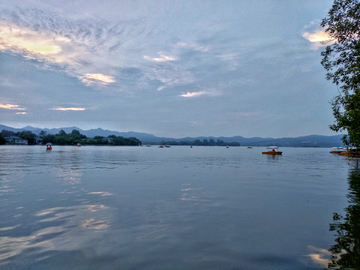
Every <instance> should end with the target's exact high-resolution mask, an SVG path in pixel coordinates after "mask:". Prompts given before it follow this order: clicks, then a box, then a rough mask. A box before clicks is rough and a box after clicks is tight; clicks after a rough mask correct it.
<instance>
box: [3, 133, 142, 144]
mask: <svg viewBox="0 0 360 270" xmlns="http://www.w3.org/2000/svg"><path fill="white" fill-rule="evenodd" d="M46 143H51V144H54V145H77V144H81V145H132V146H137V145H141V141H140V140H139V139H137V138H135V137H130V138H124V137H122V136H115V135H109V136H108V137H103V136H95V137H94V138H87V137H86V136H85V135H83V134H81V133H80V132H79V131H78V130H75V129H74V130H73V131H72V132H71V133H69V134H67V133H66V132H65V131H64V130H60V131H59V133H57V134H47V133H46V132H45V131H41V132H40V134H39V135H36V134H34V133H32V132H31V131H20V132H13V131H9V130H2V131H1V133H0V144H27V145H36V144H46Z"/></svg>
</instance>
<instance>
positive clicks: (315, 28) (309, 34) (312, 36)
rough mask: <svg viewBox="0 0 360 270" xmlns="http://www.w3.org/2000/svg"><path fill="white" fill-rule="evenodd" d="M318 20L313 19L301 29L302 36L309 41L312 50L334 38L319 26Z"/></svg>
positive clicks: (325, 44)
mask: <svg viewBox="0 0 360 270" xmlns="http://www.w3.org/2000/svg"><path fill="white" fill-rule="evenodd" d="M319 25H320V22H319V21H317V20H315V21H312V22H311V23H310V24H309V25H305V26H304V28H303V31H302V37H303V38H305V39H307V40H308V41H310V42H311V47H312V49H313V50H317V49H319V48H320V47H324V46H327V45H328V44H331V43H333V42H334V40H333V39H332V38H331V37H330V36H329V35H328V34H327V33H326V32H325V30H326V29H325V28H319Z"/></svg>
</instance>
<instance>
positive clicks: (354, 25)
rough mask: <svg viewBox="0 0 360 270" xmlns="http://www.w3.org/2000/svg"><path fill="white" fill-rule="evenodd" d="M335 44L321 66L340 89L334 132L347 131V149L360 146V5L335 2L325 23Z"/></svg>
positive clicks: (354, 0) (353, 1)
mask: <svg viewBox="0 0 360 270" xmlns="http://www.w3.org/2000/svg"><path fill="white" fill-rule="evenodd" d="M321 26H322V27H323V28H325V31H326V33H327V34H328V35H329V37H330V39H331V40H332V41H334V43H333V44H331V45H329V46H327V47H326V49H325V51H323V52H322V53H321V55H322V56H323V59H322V61H321V64H322V65H323V67H324V68H325V69H326V70H327V71H328V73H327V74H326V79H327V80H331V81H332V82H333V83H335V84H336V85H337V86H339V88H340V90H339V95H338V96H336V97H335V98H334V99H333V100H332V101H331V105H332V109H333V114H334V117H335V124H333V125H331V126H330V129H332V130H334V131H336V132H338V131H347V132H348V135H344V137H343V142H344V144H345V145H346V146H351V145H352V146H356V147H357V148H359V147H360V106H359V105H360V2H359V0H334V3H333V5H332V8H331V9H330V10H329V12H328V15H327V17H326V18H325V19H323V20H322V22H321Z"/></svg>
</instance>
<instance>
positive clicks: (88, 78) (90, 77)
mask: <svg viewBox="0 0 360 270" xmlns="http://www.w3.org/2000/svg"><path fill="white" fill-rule="evenodd" d="M81 81H82V82H83V83H85V84H92V83H101V84H109V83H113V82H115V80H114V78H113V77H112V76H108V75H104V74H101V73H94V74H90V73H89V74H85V76H83V77H82V79H81Z"/></svg>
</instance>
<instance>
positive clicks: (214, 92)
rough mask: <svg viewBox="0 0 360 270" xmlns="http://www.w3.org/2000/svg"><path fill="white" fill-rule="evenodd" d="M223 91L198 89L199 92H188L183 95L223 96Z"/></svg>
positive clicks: (186, 96) (182, 95) (187, 96)
mask: <svg viewBox="0 0 360 270" xmlns="http://www.w3.org/2000/svg"><path fill="white" fill-rule="evenodd" d="M221 95H222V93H221V92H220V91H218V90H206V91H198V92H186V93H183V94H181V95H180V96H181V97H184V98H195V97H200V96H212V97H215V96H221Z"/></svg>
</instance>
